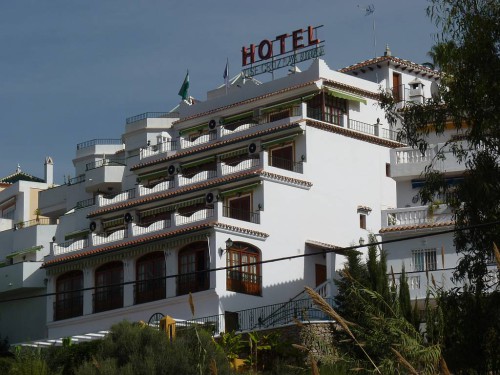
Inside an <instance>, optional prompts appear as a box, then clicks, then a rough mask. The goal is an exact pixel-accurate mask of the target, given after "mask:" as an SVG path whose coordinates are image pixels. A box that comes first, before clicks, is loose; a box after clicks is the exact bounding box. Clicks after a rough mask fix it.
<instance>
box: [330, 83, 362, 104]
mask: <svg viewBox="0 0 500 375" xmlns="http://www.w3.org/2000/svg"><path fill="white" fill-rule="evenodd" d="M323 88H324V89H326V93H327V94H328V95H332V96H335V97H337V98H341V99H347V100H352V101H355V102H359V103H363V104H366V99H365V98H363V97H362V96H359V95H355V94H352V93H350V92H345V91H341V90H338V89H334V88H332V87H328V86H323Z"/></svg>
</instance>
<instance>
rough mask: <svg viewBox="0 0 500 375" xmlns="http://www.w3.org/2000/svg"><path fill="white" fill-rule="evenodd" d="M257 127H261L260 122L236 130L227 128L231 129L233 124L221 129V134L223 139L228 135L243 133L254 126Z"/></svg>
mask: <svg viewBox="0 0 500 375" xmlns="http://www.w3.org/2000/svg"><path fill="white" fill-rule="evenodd" d="M257 125H259V123H258V122H249V123H247V124H241V125H239V126H238V127H237V128H234V129H233V130H231V129H228V128H226V126H227V127H230V126H231V124H228V125H225V126H224V125H223V126H222V127H221V130H220V134H221V137H224V136H226V135H230V134H234V133H238V132H242V131H244V130H248V129H250V128H253V127H254V126H257Z"/></svg>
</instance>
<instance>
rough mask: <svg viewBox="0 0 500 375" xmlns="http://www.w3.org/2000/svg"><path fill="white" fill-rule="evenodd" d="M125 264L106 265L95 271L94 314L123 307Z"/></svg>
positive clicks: (111, 263) (113, 263)
mask: <svg viewBox="0 0 500 375" xmlns="http://www.w3.org/2000/svg"><path fill="white" fill-rule="evenodd" d="M122 283H123V263H122V262H110V263H106V264H104V265H102V266H100V267H99V268H97V269H96V271H95V292H94V312H95V313H97V312H101V311H107V310H113V309H118V308H120V307H123V285H122Z"/></svg>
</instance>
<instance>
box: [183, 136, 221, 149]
mask: <svg viewBox="0 0 500 375" xmlns="http://www.w3.org/2000/svg"><path fill="white" fill-rule="evenodd" d="M215 139H217V133H216V132H210V133H208V134H203V135H200V136H199V137H196V138H194V137H193V139H192V140H191V139H186V138H181V139H180V140H181V142H180V144H181V148H182V149H184V148H189V147H194V146H198V145H202V144H204V143H208V142H210V141H213V140H215Z"/></svg>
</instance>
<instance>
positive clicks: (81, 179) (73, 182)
mask: <svg viewBox="0 0 500 375" xmlns="http://www.w3.org/2000/svg"><path fill="white" fill-rule="evenodd" d="M82 182H85V175H84V174H81V175H80V176H76V177H73V178H70V179H68V182H66V185H76V184H81V183H82Z"/></svg>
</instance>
